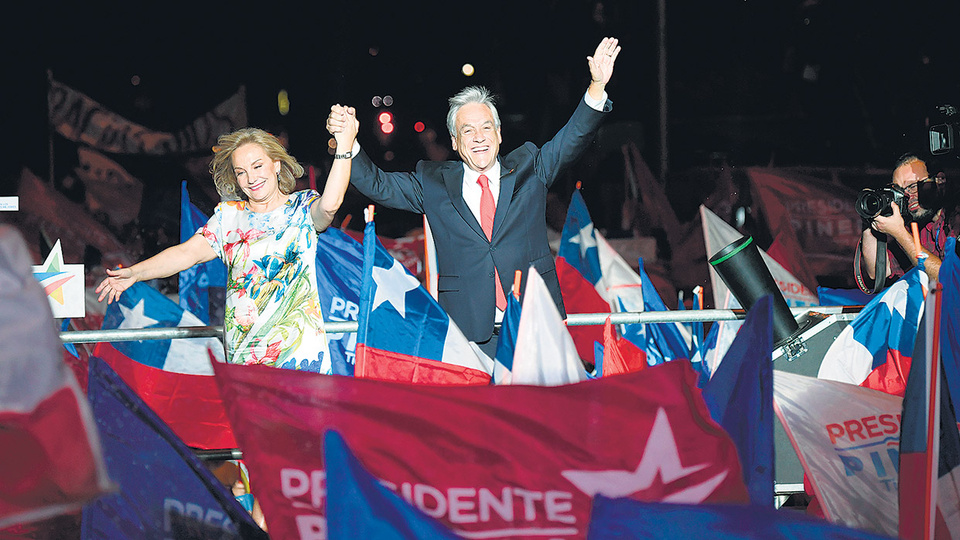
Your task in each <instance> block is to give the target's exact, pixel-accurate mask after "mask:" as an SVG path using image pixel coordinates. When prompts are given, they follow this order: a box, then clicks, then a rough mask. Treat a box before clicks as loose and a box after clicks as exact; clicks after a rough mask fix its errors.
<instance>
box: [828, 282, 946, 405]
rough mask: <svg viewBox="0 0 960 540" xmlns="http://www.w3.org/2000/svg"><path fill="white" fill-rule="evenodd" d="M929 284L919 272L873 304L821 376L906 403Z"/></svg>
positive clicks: (846, 333) (841, 339)
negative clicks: (859, 386)
mask: <svg viewBox="0 0 960 540" xmlns="http://www.w3.org/2000/svg"><path fill="white" fill-rule="evenodd" d="M927 282H928V278H927V274H926V273H925V272H924V271H923V268H921V267H916V268H913V269H912V270H910V271H909V272H907V273H906V274H904V275H903V277H901V278H900V279H899V280H897V282H896V283H894V284H893V285H891V286H890V287H888V288H887V289H886V290H885V291H884V292H883V293H882V294H881V295H879V296H877V297H876V298H874V299H873V300H871V301H870V303H868V304H867V305H866V306H864V308H863V309H862V310H861V311H860V313H859V314H858V315H857V316H856V318H854V319H853V321H852V322H851V323H850V325H849V326H847V327H846V328H844V329H843V330H842V331H841V332H840V335H839V336H837V339H836V340H835V341H834V342H833V344H831V345H830V348H829V349H828V350H827V352H826V354H825V355H824V357H823V363H821V364H820V371H819V373H818V375H817V376H818V377H819V378H821V379H829V380H834V381H841V382H846V383H850V384H858V385H861V386H865V387H867V388H872V389H874V390H880V391H882V392H886V393H888V394H894V395H897V396H901V397H902V396H903V393H904V391H905V389H906V383H907V375H908V374H909V372H910V361H911V358H912V356H913V346H914V343H915V342H916V339H917V328H918V324H919V322H920V315H921V313H922V312H923V301H924V296H925V294H926V292H925V291H926V289H927Z"/></svg>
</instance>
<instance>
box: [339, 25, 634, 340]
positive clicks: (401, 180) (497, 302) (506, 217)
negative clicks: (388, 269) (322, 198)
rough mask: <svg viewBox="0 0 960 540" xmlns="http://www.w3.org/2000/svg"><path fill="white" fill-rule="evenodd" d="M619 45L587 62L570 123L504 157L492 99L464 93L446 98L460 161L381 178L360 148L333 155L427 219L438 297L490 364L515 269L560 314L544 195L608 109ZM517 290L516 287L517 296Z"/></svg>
mask: <svg viewBox="0 0 960 540" xmlns="http://www.w3.org/2000/svg"><path fill="white" fill-rule="evenodd" d="M619 53H620V47H619V45H618V44H617V40H616V39H615V38H605V39H604V40H603V41H601V42H600V44H599V45H598V46H597V50H596V52H595V53H594V55H593V56H588V57H587V64H588V66H589V68H590V86H589V87H588V88H587V92H586V94H585V95H584V98H583V99H581V100H580V103H579V105H578V106H577V109H576V111H574V113H573V116H572V117H571V118H570V120H568V121H567V124H566V125H565V126H563V128H561V129H560V131H559V132H558V133H557V134H556V135H555V136H554V137H553V139H551V140H550V141H549V142H547V143H546V144H544V145H543V146H542V147H540V148H538V147H537V146H536V145H535V144H533V143H531V142H527V143H524V144H523V146H521V147H520V148H517V149H516V150H514V151H513V152H510V153H509V154H507V155H505V156H503V157H500V156H499V150H500V143H501V141H502V138H501V136H500V117H499V115H498V113H497V109H496V106H495V105H494V103H493V98H492V96H491V95H490V94H489V93H488V92H487V90H486V89H485V88H482V87H469V88H465V89H464V90H462V91H461V92H460V93H459V94H457V95H456V96H454V97H452V98H450V111H449V113H448V114H447V129H448V130H449V131H450V138H451V142H452V145H453V149H454V150H456V151H457V153H459V154H460V157H461V159H462V160H463V161H462V162H459V161H440V162H437V161H421V162H419V163H417V167H416V170H415V171H413V172H385V171H383V170H381V169H380V168H379V167H377V166H376V165H374V164H373V162H372V161H371V160H370V158H369V157H368V156H367V154H366V153H365V152H363V151H362V150H361V149H360V148H359V144H358V143H354V147H353V148H352V149H350V151H346V152H343V153H340V152H342V151H343V150H346V149H338V150H337V152H338V153H337V154H336V155H335V159H353V164H352V165H353V166H352V168H351V174H350V183H351V184H353V185H354V186H356V188H357V189H358V190H360V192H361V193H363V194H364V195H366V196H367V197H369V198H370V199H372V200H373V201H374V202H376V203H378V204H382V205H384V206H387V207H389V208H396V209H401V210H409V211H411V212H418V213H421V214H426V216H427V220H428V222H429V223H430V229H431V231H432V233H433V239H434V244H435V246H436V254H437V297H438V301H439V302H440V305H441V306H443V308H444V309H445V310H446V311H447V313H448V314H449V315H450V316H451V317H452V318H453V320H454V321H455V322H456V323H457V326H459V327H460V330H461V331H463V334H464V335H465V336H466V337H467V339H469V340H471V341H474V342H476V343H477V344H478V345H479V346H480V348H481V350H483V351H484V352H485V353H487V355H489V356H490V357H493V356H494V354H495V353H496V343H497V339H496V335H495V333H494V324H495V322H497V321H499V320H500V319H501V318H502V316H503V308H504V306H505V305H506V304H505V295H506V294H509V293H510V290H511V285H512V283H513V276H514V273H515V271H516V270H521V271H522V273H523V278H524V281H525V280H526V273H527V271H528V270H529V269H530V267H531V266H532V267H533V268H534V269H535V270H536V271H537V272H539V273H540V275H541V276H542V277H543V280H544V282H545V283H546V284H547V288H548V289H549V290H550V294H551V295H552V296H553V299H554V302H555V303H556V305H557V309H558V310H559V311H560V314H561V315H563V314H564V313H565V311H564V309H563V300H562V298H561V296H560V283H559V282H558V280H557V269H556V266H555V265H554V262H553V254H552V253H551V251H550V247H549V245H548V243H547V228H546V200H547V190H548V189H549V188H550V186H551V185H552V184H553V182H554V180H556V179H557V177H558V176H559V175H560V173H561V172H562V171H563V170H564V169H565V168H566V167H568V166H569V165H571V164H572V163H573V162H574V161H576V159H577V158H578V157H579V156H580V155H581V154H582V153H583V151H584V150H585V149H586V148H587V146H588V145H589V144H590V143H591V142H592V141H593V138H594V135H595V134H596V131H597V129H598V128H599V126H600V123H601V122H602V120H603V119H604V117H605V116H606V113H608V112H610V111H611V110H612V108H613V104H612V102H611V101H610V100H609V99H607V95H606V91H605V90H604V89H605V87H606V84H607V82H609V80H610V77H611V75H612V74H613V66H614V63H615V61H616V58H617V55H618V54H619ZM348 110H349V107H341V106H339V105H334V106H333V107H331V109H330V116H329V117H328V118H327V130H328V131H330V133H336V132H338V131H339V130H340V129H341V126H342V122H343V121H344V119H345V115H346V114H347V111H348ZM522 288H523V286H522V285H521V290H522Z"/></svg>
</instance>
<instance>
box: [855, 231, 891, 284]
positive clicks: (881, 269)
mask: <svg viewBox="0 0 960 540" xmlns="http://www.w3.org/2000/svg"><path fill="white" fill-rule="evenodd" d="M862 244H863V235H861V236H860V241H859V242H857V250H856V252H855V253H854V255H853V277H854V278H856V281H857V287H859V288H860V290H861V291H863V292H865V293H867V294H877V293H878V292H880V290H881V289H883V284H884V283H886V281H887V235H885V234H884V235H883V236H882V237H880V238H877V257H876V258H877V267H876V272H875V273H874V274H873V275H874V276H875V277H874V278H873V290H872V291H871V290H870V289H868V288H867V285H866V284H865V283H864V281H863V275H862V273H861V271H860V246H861V245H862ZM881 254H882V255H883V256H881Z"/></svg>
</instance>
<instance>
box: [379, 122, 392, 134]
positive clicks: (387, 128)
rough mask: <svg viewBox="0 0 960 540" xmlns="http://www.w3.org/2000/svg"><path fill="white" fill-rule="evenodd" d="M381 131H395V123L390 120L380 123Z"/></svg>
mask: <svg viewBox="0 0 960 540" xmlns="http://www.w3.org/2000/svg"><path fill="white" fill-rule="evenodd" d="M380 131H382V132H384V133H386V134H387V135H389V134H391V133H393V124H391V123H390V122H385V123H383V124H380Z"/></svg>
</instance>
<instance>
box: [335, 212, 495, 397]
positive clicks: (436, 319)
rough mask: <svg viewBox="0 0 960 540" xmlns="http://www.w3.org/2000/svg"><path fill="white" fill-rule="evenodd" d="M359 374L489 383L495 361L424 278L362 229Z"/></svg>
mask: <svg viewBox="0 0 960 540" xmlns="http://www.w3.org/2000/svg"><path fill="white" fill-rule="evenodd" d="M356 351H357V352H356V368H355V372H354V374H355V376H357V377H368V378H374V379H383V380H393V381H404V382H422V383H431V384H488V383H489V382H490V374H491V373H492V372H493V361H492V360H491V359H490V358H489V357H487V356H486V355H485V354H483V353H482V352H480V350H479V349H477V348H475V346H473V345H471V344H470V342H469V341H468V340H467V338H466V337H464V335H463V333H462V332H460V329H459V328H457V325H456V324H455V323H454V322H453V321H452V320H450V317H449V316H448V315H447V313H446V312H445V311H444V310H443V308H441V307H440V304H438V303H437V301H436V300H434V299H433V297H432V296H430V293H428V292H427V290H426V289H424V288H423V287H422V286H421V284H420V281H418V280H417V278H415V277H414V276H412V275H411V274H410V272H408V271H407V269H406V268H404V266H403V265H402V264H400V263H399V262H398V261H397V260H396V259H394V258H393V257H392V256H391V255H390V254H389V253H388V252H387V250H386V249H385V248H384V247H383V245H382V244H380V241H379V240H378V239H377V235H376V228H375V226H374V223H373V220H370V221H368V222H367V225H366V229H365V230H364V234H363V284H362V285H361V289H360V314H359V319H358V331H357V349H356Z"/></svg>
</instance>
